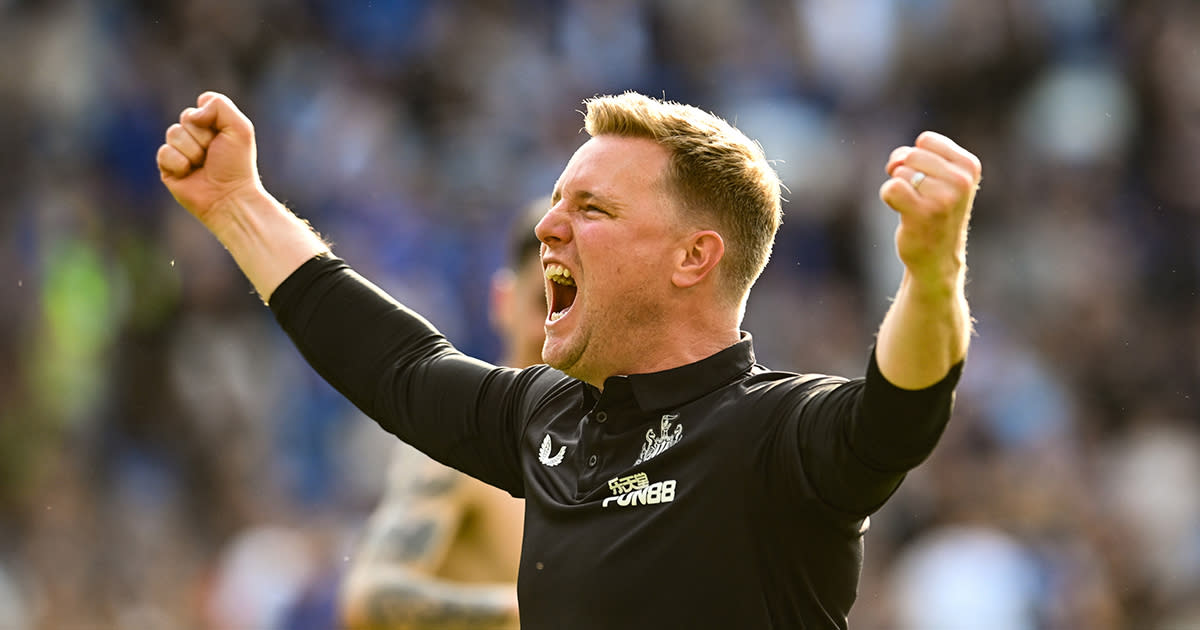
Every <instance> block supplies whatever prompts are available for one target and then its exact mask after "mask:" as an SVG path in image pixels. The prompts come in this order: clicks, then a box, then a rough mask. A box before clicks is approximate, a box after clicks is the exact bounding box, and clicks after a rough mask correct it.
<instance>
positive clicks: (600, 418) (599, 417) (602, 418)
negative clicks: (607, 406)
mask: <svg viewBox="0 0 1200 630" xmlns="http://www.w3.org/2000/svg"><path fill="white" fill-rule="evenodd" d="M607 421H608V413H607V412H604V411H601V412H600V413H598V414H596V422H599V423H601V424H603V423H605V422H607Z"/></svg>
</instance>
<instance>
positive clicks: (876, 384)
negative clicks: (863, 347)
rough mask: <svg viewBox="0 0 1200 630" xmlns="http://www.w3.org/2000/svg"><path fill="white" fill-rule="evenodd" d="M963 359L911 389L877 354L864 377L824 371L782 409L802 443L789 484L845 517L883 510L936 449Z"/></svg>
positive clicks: (951, 405)
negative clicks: (893, 378) (884, 369)
mask: <svg viewBox="0 0 1200 630" xmlns="http://www.w3.org/2000/svg"><path fill="white" fill-rule="evenodd" d="M962 365H963V364H962V363H961V362H960V363H958V364H956V365H954V366H953V367H952V368H951V369H950V371H949V373H947V375H946V376H945V377H944V378H943V379H942V380H941V381H940V382H938V383H936V384H934V385H932V386H930V387H928V388H925V389H921V390H906V389H901V388H899V387H896V386H895V385H892V384H891V383H890V382H888V380H887V379H886V378H884V376H883V374H882V373H881V372H880V371H879V366H878V364H877V363H876V361H875V354H874V352H872V353H871V358H870V362H869V364H868V367H867V374H866V377H865V378H858V379H853V380H846V379H837V378H831V377H825V378H821V379H813V380H810V381H808V382H807V383H806V385H805V386H804V387H800V388H798V389H797V390H796V391H795V392H794V393H793V394H792V395H791V396H789V403H788V404H786V405H784V406H783V408H782V409H781V411H783V412H784V413H786V414H787V416H786V419H785V420H784V421H783V424H784V426H785V427H790V429H791V430H792V438H793V440H794V441H790V443H791V444H793V445H795V446H798V448H799V457H798V458H794V460H793V461H794V462H795V463H794V464H793V465H792V466H791V472H792V474H794V475H798V476H799V477H800V478H799V479H798V482H799V483H798V484H790V487H792V488H798V487H799V488H807V489H808V491H809V492H812V493H814V494H815V495H816V498H818V499H819V500H820V501H821V502H822V503H824V504H826V505H827V506H829V507H831V508H834V509H835V510H836V511H837V512H839V513H842V514H845V515H847V516H852V517H862V516H866V515H868V514H870V513H872V512H874V511H875V510H877V509H879V507H880V506H882V505H883V503H884V502H885V501H886V500H887V499H888V497H890V496H891V495H892V493H893V492H895V491H896V488H898V487H899V486H900V482H901V481H903V479H904V475H905V473H907V472H908V471H909V470H911V469H912V468H914V467H916V466H917V465H918V464H920V463H921V462H922V461H924V460H925V458H926V457H928V456H929V454H930V453H931V452H932V451H933V448H934V446H935V445H936V444H937V441H938V439H939V438H940V437H941V434H942V431H943V429H944V428H945V426H946V423H947V422H948V421H949V419H950V412H951V410H952V408H953V404H954V388H955V386H956V385H957V383H958V378H959V375H960V374H961V372H962Z"/></svg>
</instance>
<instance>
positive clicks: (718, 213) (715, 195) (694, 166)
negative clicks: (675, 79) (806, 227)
mask: <svg viewBox="0 0 1200 630" xmlns="http://www.w3.org/2000/svg"><path fill="white" fill-rule="evenodd" d="M584 103H585V104H586V105H587V113H586V114H585V115H584V125H585V129H587V132H588V134H590V135H591V136H593V137H595V136H600V135H614V136H625V137H634V138H647V139H650V140H653V141H655V142H657V143H658V144H659V145H660V146H662V147H664V148H665V149H667V151H668V152H669V153H670V161H669V165H668V167H667V180H668V181H667V182H666V183H667V185H668V186H669V187H670V190H671V192H673V193H674V195H675V198H676V199H677V200H678V201H679V202H680V203H679V205H680V208H681V210H682V212H683V216H684V218H685V219H690V220H692V221H696V222H697V223H699V224H701V225H704V226H705V227H710V228H711V229H715V230H716V231H717V232H718V233H720V234H721V238H722V239H723V240H724V241H725V255H724V258H723V259H722V261H721V263H720V264H719V265H718V267H719V268H723V270H722V273H721V275H720V276H719V280H720V281H721V282H722V283H723V284H724V286H725V288H726V289H727V290H728V291H729V296H730V297H731V298H733V299H736V300H738V301H741V300H743V299H744V298H745V296H746V295H747V294H748V293H749V291H750V287H751V286H753V285H754V282H755V280H757V279H758V276H759V274H761V273H762V270H763V268H764V267H765V266H766V264H767V260H768V258H770V256H771V246H772V244H773V243H774V241H775V233H776V232H777V231H778V230H779V224H780V221H781V219H782V214H783V213H782V209H781V204H780V183H779V175H778V174H776V172H775V170H774V169H773V168H771V165H770V164H769V163H768V162H767V158H766V156H765V155H764V154H763V150H762V147H760V146H759V145H758V143H756V142H754V141H752V140H750V139H749V138H747V137H746V135H745V134H743V133H742V132H741V131H739V130H738V129H737V128H735V127H734V126H733V125H730V124H729V123H728V122H726V121H725V120H723V119H721V118H720V117H718V116H716V115H713V114H710V113H708V112H705V111H703V110H701V109H698V108H696V107H692V106H690V105H682V104H679V103H675V102H671V101H663V100H658V99H654V98H650V97H648V96H645V95H642V94H638V93H635V92H626V93H624V94H621V95H619V96H613V95H610V96H597V97H594V98H591V99H588V100H587V101H585V102H584Z"/></svg>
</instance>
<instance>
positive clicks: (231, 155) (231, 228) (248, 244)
mask: <svg viewBox="0 0 1200 630" xmlns="http://www.w3.org/2000/svg"><path fill="white" fill-rule="evenodd" d="M196 105H197V106H196V107H189V108H187V109H185V110H183V112H182V113H180V115H179V122H177V123H175V124H173V125H171V126H170V127H169V128H168V129H167V133H166V143H165V144H163V145H162V146H161V147H159V149H158V170H159V176H160V177H161V178H162V182H163V184H164V185H165V186H166V187H167V189H168V190H170V191H171V194H172V195H174V196H175V200H176V201H178V202H179V204H180V205H182V206H183V207H184V208H186V209H187V211H188V212H190V213H192V215H193V216H195V217H196V218H197V219H199V220H200V222H201V223H202V224H204V227H206V228H208V230H209V231H210V232H212V233H213V234H214V235H215V236H216V237H217V239H218V240H219V241H220V242H221V244H222V245H224V246H225V248H226V249H227V250H229V253H230V254H232V255H233V258H234V260H235V261H237V264H238V266H239V267H240V268H241V269H242V272H243V273H245V274H246V277H247V278H249V279H250V282H251V284H253V285H254V288H255V289H256V290H257V291H258V294H259V296H260V297H261V298H262V299H263V301H264V302H266V301H267V300H268V299H269V298H270V297H271V293H272V292H274V291H275V288H276V287H278V286H279V284H280V283H281V282H283V280H284V279H285V278H287V277H288V275H290V274H291V273H292V272H293V271H295V270H296V269H297V268H298V267H299V266H300V265H301V264H303V263H304V261H306V260H308V259H309V258H312V257H313V256H315V255H317V254H320V253H324V252H327V251H329V248H328V246H326V244H325V243H324V242H323V241H322V240H321V238H320V237H319V236H318V235H317V234H316V233H315V232H313V230H312V228H310V227H309V225H308V224H307V223H305V222H304V221H303V220H301V219H300V218H299V217H297V216H296V215H294V214H292V213H291V212H290V211H289V210H288V209H287V208H285V207H284V206H283V204H281V203H279V201H277V200H276V199H275V198H274V197H272V196H271V194H270V193H268V192H267V191H266V189H264V188H263V186H262V181H261V180H260V179H259V177H258V166H257V163H256V159H257V151H256V148H255V143H254V126H253V125H252V124H251V123H250V120H249V119H248V118H246V116H245V115H244V114H242V112H241V111H240V110H239V109H238V108H237V106H236V105H234V104H233V101H231V100H229V98H228V97H226V96H224V95H222V94H218V93H216V92H205V93H204V94H201V95H200V97H199V98H198V99H196Z"/></svg>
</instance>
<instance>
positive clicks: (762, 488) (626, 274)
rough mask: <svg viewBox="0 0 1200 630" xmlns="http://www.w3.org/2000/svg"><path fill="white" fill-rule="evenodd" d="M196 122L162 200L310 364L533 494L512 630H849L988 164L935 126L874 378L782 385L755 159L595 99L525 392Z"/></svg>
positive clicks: (954, 358)
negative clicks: (775, 360) (350, 255)
mask: <svg viewBox="0 0 1200 630" xmlns="http://www.w3.org/2000/svg"><path fill="white" fill-rule="evenodd" d="M197 104H198V108H188V109H185V110H184V111H183V113H182V114H181V116H180V123H179V124H177V125H172V126H171V128H169V129H168V130H167V142H166V144H164V145H163V146H162V147H160V149H159V152H158V164H159V168H160V171H161V175H162V179H163V182H164V184H165V185H166V186H167V188H168V189H169V190H170V191H171V193H172V194H173V195H174V196H175V198H176V200H177V201H179V203H180V204H181V205H183V206H184V207H185V208H187V209H188V210H189V211H190V212H191V213H192V214H193V215H194V216H196V217H197V218H198V219H199V220H200V221H201V222H202V223H203V224H204V225H205V226H206V227H207V228H208V229H209V230H210V231H212V232H213V234H214V235H216V237H217V238H218V239H219V240H220V241H221V242H222V243H223V244H224V245H225V247H226V248H227V249H228V250H229V251H230V252H231V253H232V255H233V256H234V258H235V260H236V261H237V262H238V264H239V265H240V267H241V269H242V270H243V272H244V273H245V274H246V276H247V277H248V278H249V279H250V280H251V282H252V283H253V284H254V286H255V287H256V289H257V290H258V292H259V294H260V295H261V297H262V298H263V300H265V301H267V303H268V304H269V305H270V307H271V309H272V310H273V311H274V312H275V315H276V318H277V319H278V320H279V322H280V323H281V325H282V326H283V328H284V329H285V330H286V331H287V332H288V333H289V335H291V337H292V339H293V340H294V341H295V343H296V344H297V346H298V347H299V348H300V350H301V352H302V353H304V355H305V356H306V357H307V358H308V360H309V361H310V362H311V363H312V364H313V365H314V366H315V368H316V369H317V370H318V371H319V372H320V373H321V374H322V375H323V376H324V377H325V378H326V379H327V380H329V381H330V382H331V383H332V384H333V385H334V386H335V387H336V388H338V389H339V391H341V392H342V393H344V394H345V395H346V396H348V397H349V398H350V399H351V400H353V401H354V402H355V403H356V404H357V405H358V406H359V407H361V408H362V409H363V410H364V411H366V412H367V414H368V415H370V416H371V417H373V418H375V419H376V421H377V422H379V423H380V424H381V425H382V426H383V427H384V428H386V429H387V430H389V431H391V432H392V433H395V434H396V435H397V436H399V437H400V438H401V439H403V440H405V441H407V442H409V443H411V444H413V445H415V446H417V447H418V448H420V449H421V450H423V451H424V452H426V453H427V454H429V455H431V456H432V457H434V458H435V459H438V460H439V461H442V462H444V463H447V464H449V465H451V466H453V467H455V468H458V469H459V470H462V471H464V472H466V473H468V474H470V475H473V476H475V477H478V478H480V479H482V480H484V481H487V482H488V483H490V484H492V485H495V486H498V487H500V488H503V489H505V490H507V491H508V492H510V493H511V494H513V495H514V496H522V497H525V499H526V507H525V535H524V544H523V546H522V552H521V569H520V579H519V581H518V594H519V598H520V602H521V625H522V627H523V628H525V629H526V630H530V629H543V628H546V629H549V628H576V629H587V628H769V627H774V628H797V627H800V628H810V629H811V628H845V626H846V616H847V612H848V611H849V609H850V606H851V604H852V603H853V601H854V597H855V594H856V588H857V581H858V573H859V569H860V567H861V563H862V550H863V547H862V536H863V534H864V532H865V531H866V529H867V523H868V519H867V517H868V515H870V514H871V513H872V512H873V511H874V510H876V509H878V508H879V507H880V505H882V504H883V502H884V501H885V500H886V499H887V498H888V497H889V496H890V495H891V493H892V492H893V491H894V490H895V489H896V487H897V486H898V485H899V483H900V481H901V480H902V479H903V476H904V474H905V472H906V471H907V470H909V469H911V468H912V467H914V466H916V465H917V464H918V463H920V462H921V461H922V460H923V459H924V458H925V457H926V456H927V455H928V453H929V452H930V450H931V449H932V448H933V446H934V444H935V443H936V441H937V438H938V437H939V436H940V434H941V431H942V428H943V427H944V425H945V423H946V421H947V420H948V418H949V414H950V408H951V404H952V400H953V390H954V386H955V384H956V383H957V379H958V376H959V373H960V369H961V364H962V362H963V361H964V359H965V356H966V351H967V345H968V341H969V338H970V323H969V322H970V317H969V315H968V309H967V302H966V297H965V276H966V262H965V258H966V233H967V223H968V217H969V214H970V212H969V211H970V208H971V205H972V203H973V200H974V196H975V190H976V188H977V186H978V183H979V179H980V165H979V161H978V159H976V158H975V157H974V156H973V155H971V154H970V153H969V152H967V151H966V150H964V149H962V148H961V147H959V146H958V145H956V144H955V143H953V142H952V141H951V140H949V139H948V138H946V137H944V136H941V135H938V134H935V133H930V132H926V133H923V134H921V136H919V137H918V138H917V140H916V142H915V145H914V146H910V147H900V148H898V149H896V150H895V151H893V153H892V155H891V157H890V159H889V160H888V163H887V166H886V171H887V173H888V174H889V175H890V179H888V180H887V181H886V182H885V183H884V184H883V185H882V187H881V189H880V195H881V197H882V198H883V200H884V201H885V202H886V203H887V204H888V205H889V206H891V207H892V208H893V209H894V210H895V211H896V212H897V213H898V214H899V219H900V220H899V227H898V228H897V231H896V250H897V254H898V256H899V258H900V260H901V261H902V262H903V264H904V267H905V272H904V277H903V279H902V281H901V283H900V288H899V290H898V291H897V293H896V295H895V298H894V300H893V302H892V305H891V308H890V309H889V311H888V313H887V315H886V316H885V318H884V321H883V323H882V324H881V326H880V328H879V333H878V337H877V340H876V344H875V348H874V350H873V352H872V353H871V356H870V359H869V361H868V365H867V370H866V376H865V377H864V378H859V379H853V380H847V379H844V378H837V377H829V376H820V375H797V374H789V373H782V372H772V371H769V370H767V369H766V368H765V367H762V366H759V365H756V364H755V362H754V355H753V349H752V340H751V338H750V336H749V335H748V334H745V333H742V332H740V331H739V329H738V326H739V324H740V322H741V317H742V314H743V311H744V308H745V303H746V296H747V295H748V292H749V289H750V286H751V284H752V283H753V282H754V280H755V279H756V278H757V276H758V274H759V272H760V271H761V270H762V267H763V266H764V265H765V263H766V259H767V256H768V254H769V251H770V247H771V243H772V241H773V240H774V235H775V231H776V229H777V227H778V225H779V216H780V198H779V181H778V178H777V176H776V175H775V173H774V171H773V170H772V169H771V168H770V166H769V164H768V162H767V160H766V158H765V156H763V154H762V151H761V150H760V149H759V147H758V146H757V145H756V144H755V143H753V142H752V141H750V140H749V139H747V138H746V137H745V136H744V135H743V134H742V133H741V132H739V131H737V130H736V129H734V128H733V127H731V126H730V125H728V123H726V122H725V121H723V120H721V119H719V118H717V117H715V116H712V115H709V114H706V113H704V112H702V111H700V110H698V109H696V108H693V107H688V106H683V105H678V104H675V103H668V102H662V101H658V100H655V99H651V98H647V97H645V96H641V95H638V94H633V93H627V94H623V95H620V96H607V97H598V98H595V99H591V100H589V101H588V102H587V113H586V115H585V125H586V129H587V131H588V133H589V134H590V135H591V138H590V139H589V140H587V141H586V142H585V143H584V144H583V145H582V146H581V147H580V148H579V149H578V150H577V151H576V153H575V155H574V156H573V157H572V158H571V160H570V161H569V163H568V164H567V166H566V169H565V170H564V171H563V173H562V175H561V177H560V178H559V180H558V182H557V184H556V185H555V189H554V194H553V198H552V203H553V206H552V207H551V208H550V210H549V211H548V212H547V213H546V216H545V217H543V219H542V221H541V223H539V224H538V227H537V234H538V237H539V239H540V240H541V241H542V244H543V245H542V264H543V268H544V270H545V274H546V277H547V279H548V282H547V285H546V286H547V289H548V299H547V301H548V305H549V308H548V310H549V315H548V317H547V318H546V326H545V327H546V342H545V345H544V347H543V351H542V357H543V360H545V361H546V363H547V364H548V365H538V366H533V367H529V368H525V369H523V370H515V369H510V368H499V367H495V366H491V365H488V364H486V363H483V362H481V361H478V360H475V359H472V358H470V357H466V356H464V355H462V354H460V353H458V352H457V351H456V350H455V349H454V348H453V347H452V346H451V345H450V344H449V343H448V342H447V341H446V340H445V338H444V337H442V336H441V335H439V334H438V333H437V331H436V330H435V329H434V328H433V327H432V326H431V325H430V324H429V323H428V322H426V321H425V320H424V319H422V318H421V317H419V316H418V315H416V314H414V313H412V312H411V311H409V310H407V309H405V308H404V307H403V306H401V305H399V304H397V303H395V302H394V301H392V300H390V299H389V298H388V297H387V296H386V295H384V294H383V293H382V292H381V291H379V290H378V289H377V288H375V287H374V286H373V285H371V284H369V283H367V282H366V281H365V280H363V279H362V278H361V277H359V276H358V275H356V274H355V273H354V272H353V271H352V270H350V269H349V267H348V266H347V265H346V264H345V263H344V262H342V261H341V260H340V259H338V258H336V257H334V256H333V255H332V254H331V253H330V251H329V248H328V247H327V246H326V245H325V243H324V242H322V240H321V239H320V238H319V237H318V236H317V235H316V234H315V233H314V232H313V231H312V230H311V229H310V228H309V227H308V225H307V224H305V223H304V222H303V221H301V220H300V219H298V218H297V217H296V216H295V215H293V214H292V213H291V212H289V211H288V210H287V209H286V208H284V207H283V206H282V205H281V204H280V203H279V202H278V201H276V200H275V199H274V198H273V197H272V196H271V195H270V194H269V193H267V191H266V190H265V189H263V187H262V185H261V183H260V181H259V178H258V176H257V170H256V166H255V148H254V136H253V129H252V126H251V124H250V122H249V121H248V120H247V119H246V118H245V116H244V115H242V114H241V113H240V112H239V111H238V109H237V108H236V107H235V106H234V105H233V103H232V102H231V101H230V100H229V99H227V98H226V97H224V96H222V95H219V94H215V93H206V94H203V95H201V96H200V98H199V99H198V103H197Z"/></svg>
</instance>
